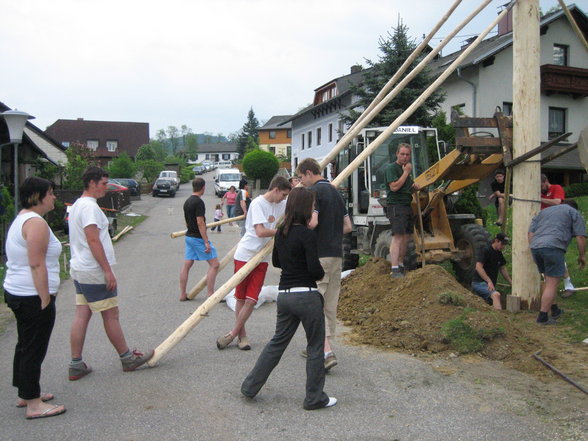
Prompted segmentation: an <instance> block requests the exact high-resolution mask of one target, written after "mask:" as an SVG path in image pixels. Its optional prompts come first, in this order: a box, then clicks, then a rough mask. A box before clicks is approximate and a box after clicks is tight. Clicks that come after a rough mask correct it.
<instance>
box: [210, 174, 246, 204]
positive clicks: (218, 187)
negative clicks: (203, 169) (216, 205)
mask: <svg viewBox="0 0 588 441" xmlns="http://www.w3.org/2000/svg"><path fill="white" fill-rule="evenodd" d="M240 180H241V172H240V171H239V169H237V168H217V169H216V175H215V177H214V194H215V195H217V196H218V197H219V198H222V197H223V196H224V194H225V193H226V192H227V190H228V189H229V188H231V186H234V187H235V188H239V181H240Z"/></svg>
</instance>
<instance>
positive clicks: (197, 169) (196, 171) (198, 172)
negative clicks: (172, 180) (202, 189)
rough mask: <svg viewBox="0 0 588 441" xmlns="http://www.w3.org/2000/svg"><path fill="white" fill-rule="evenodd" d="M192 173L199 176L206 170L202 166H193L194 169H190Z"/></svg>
mask: <svg viewBox="0 0 588 441" xmlns="http://www.w3.org/2000/svg"><path fill="white" fill-rule="evenodd" d="M192 171H193V172H194V174H196V175H201V174H202V173H204V172H205V171H206V168H204V166H203V165H195V166H194V167H192Z"/></svg>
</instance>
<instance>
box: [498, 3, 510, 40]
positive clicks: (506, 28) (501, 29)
mask: <svg viewBox="0 0 588 441" xmlns="http://www.w3.org/2000/svg"><path fill="white" fill-rule="evenodd" d="M506 6H508V3H507V4H504V5H502V7H503V8H505V7H506ZM512 11H513V8H511V9H510V11H508V12H507V13H506V15H505V16H504V17H502V20H500V21H499V22H498V36H499V37H500V36H501V35H504V34H508V33H509V32H512Z"/></svg>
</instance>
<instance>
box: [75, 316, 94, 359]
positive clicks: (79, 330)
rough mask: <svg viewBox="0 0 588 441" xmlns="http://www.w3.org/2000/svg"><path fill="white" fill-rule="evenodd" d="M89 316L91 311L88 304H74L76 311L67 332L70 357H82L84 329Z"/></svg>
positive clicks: (85, 329) (84, 338) (84, 337)
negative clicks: (68, 332)
mask: <svg viewBox="0 0 588 441" xmlns="http://www.w3.org/2000/svg"><path fill="white" fill-rule="evenodd" d="M91 318H92V311H90V307H89V306H88V305H76V313H75V316H74V321H73V323H72V324H71V330H70V334H69V341H70V346H71V358H72V359H76V358H82V352H83V350H84V341H85V340H86V331H87V330H88V323H90V319H91Z"/></svg>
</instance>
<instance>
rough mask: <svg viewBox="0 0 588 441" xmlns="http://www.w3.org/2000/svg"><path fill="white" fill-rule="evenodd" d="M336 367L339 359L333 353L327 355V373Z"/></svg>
mask: <svg viewBox="0 0 588 441" xmlns="http://www.w3.org/2000/svg"><path fill="white" fill-rule="evenodd" d="M335 366H337V357H335V354H333V353H332V352H331V353H330V354H329V355H327V358H325V372H329V370H330V369H332V368H334V367H335ZM335 402H337V400H335Z"/></svg>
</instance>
